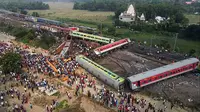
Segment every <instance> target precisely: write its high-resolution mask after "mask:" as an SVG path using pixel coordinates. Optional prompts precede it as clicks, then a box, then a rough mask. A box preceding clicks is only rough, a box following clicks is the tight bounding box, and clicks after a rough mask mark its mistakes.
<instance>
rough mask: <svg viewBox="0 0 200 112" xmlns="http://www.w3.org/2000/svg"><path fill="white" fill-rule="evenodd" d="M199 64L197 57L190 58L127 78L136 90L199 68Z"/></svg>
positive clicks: (131, 86)
mask: <svg viewBox="0 0 200 112" xmlns="http://www.w3.org/2000/svg"><path fill="white" fill-rule="evenodd" d="M198 64H199V60H198V59H197V58H189V59H185V60H182V61H178V62H176V63H172V64H169V65H165V66H162V67H159V68H156V69H152V70H149V71H146V72H143V73H139V74H137V75H133V76H130V77H128V78H127V80H128V81H129V85H130V88H131V89H132V90H135V89H139V88H141V87H144V86H147V85H150V84H153V83H156V82H158V81H161V80H165V79H168V78H170V77H174V76H177V75H180V74H183V73H186V72H189V71H192V70H194V69H196V68H197V66H198Z"/></svg>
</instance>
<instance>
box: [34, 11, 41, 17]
mask: <svg viewBox="0 0 200 112" xmlns="http://www.w3.org/2000/svg"><path fill="white" fill-rule="evenodd" d="M32 16H33V17H40V15H39V13H38V12H33V13H32Z"/></svg>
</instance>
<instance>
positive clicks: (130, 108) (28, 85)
mask: <svg viewBox="0 0 200 112" xmlns="http://www.w3.org/2000/svg"><path fill="white" fill-rule="evenodd" d="M0 46H3V47H1V49H0V50H1V53H4V52H6V50H12V51H14V52H16V53H19V54H20V55H21V56H22V59H23V60H22V67H23V68H27V72H28V73H27V74H16V73H10V76H11V78H10V79H9V81H12V80H14V81H18V83H19V84H21V86H23V87H24V92H20V91H18V90H17V89H16V88H15V87H14V86H13V85H11V87H10V89H8V90H7V89H5V90H6V91H5V92H4V93H5V94H6V95H8V96H11V97H12V98H14V97H16V98H17V99H18V100H21V104H22V105H17V104H13V109H14V110H19V109H20V110H22V111H23V112H25V111H26V110H25V109H24V107H23V104H24V103H29V104H30V108H33V105H32V103H31V102H29V99H30V97H31V94H30V93H28V92H27V91H28V90H31V91H32V92H34V90H35V89H39V88H40V87H44V88H45V90H44V91H46V90H49V92H52V91H53V90H55V89H56V88H57V86H55V85H53V84H50V83H49V82H48V81H47V80H46V79H38V76H37V75H33V74H37V73H42V74H48V75H54V76H55V75H56V73H55V71H54V69H52V67H51V66H50V65H49V64H48V63H47V60H48V61H49V62H51V63H52V65H53V66H55V68H56V69H57V70H58V73H57V74H60V75H62V74H64V75H67V76H68V78H69V79H68V80H67V84H68V85H69V86H70V87H72V88H74V89H75V95H76V96H79V95H80V94H82V93H83V94H86V95H88V97H90V98H92V99H93V100H95V101H97V102H99V103H101V104H103V105H105V106H107V107H109V108H114V109H116V110H118V111H119V112H141V111H142V110H144V111H145V112H148V111H150V110H151V111H153V112H155V111H157V112H163V111H165V110H166V108H167V107H166V105H165V106H164V107H165V108H164V109H156V108H155V104H151V103H149V102H147V101H146V100H145V99H144V98H140V99H139V98H136V97H134V95H132V94H130V93H125V92H121V91H118V93H116V92H114V91H110V90H109V89H106V88H105V87H104V85H103V86H98V87H97V83H96V80H95V78H94V77H92V76H90V75H89V74H88V73H81V74H79V75H76V74H75V70H77V68H78V66H79V65H78V63H77V62H76V61H74V60H73V59H72V60H69V61H67V62H65V61H64V59H62V58H54V59H52V58H51V57H47V56H44V55H42V54H35V53H34V54H32V53H30V52H28V51H26V50H23V49H22V48H20V47H18V48H17V47H13V46H12V45H11V46H9V45H7V44H0ZM6 81H7V80H5V79H3V83H4V84H5V83H6ZM18 83H17V85H16V86H19V84H18ZM5 88H7V87H5ZM4 93H1V101H3V103H1V105H2V104H3V105H2V106H4V105H6V104H7V103H6V102H4V96H5V94H4ZM66 93H67V96H68V97H69V99H71V98H72V97H73V96H72V95H71V94H70V92H66ZM55 102H56V101H53V103H52V105H50V106H48V105H46V111H47V112H52V111H53V108H54V107H55V105H56V104H57V103H55Z"/></svg>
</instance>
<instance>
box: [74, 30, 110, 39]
mask: <svg viewBox="0 0 200 112" xmlns="http://www.w3.org/2000/svg"><path fill="white" fill-rule="evenodd" d="M72 33H78V34H82V35H88V36H93V37H97V38H101V39H105V40H110V39H111V38H106V37H101V36H98V35H92V34H87V33H83V32H78V31H73V32H72Z"/></svg>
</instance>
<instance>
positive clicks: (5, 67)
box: [0, 52, 21, 74]
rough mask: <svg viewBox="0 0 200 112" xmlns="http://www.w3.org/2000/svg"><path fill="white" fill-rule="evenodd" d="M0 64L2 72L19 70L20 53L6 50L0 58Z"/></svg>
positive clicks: (17, 71)
mask: <svg viewBox="0 0 200 112" xmlns="http://www.w3.org/2000/svg"><path fill="white" fill-rule="evenodd" d="M0 60H1V61H0V66H1V70H2V72H3V73H5V74H7V73H10V72H15V73H20V72H21V56H20V54H17V53H13V52H8V53H6V54H4V55H3V56H2V57H1V58H0Z"/></svg>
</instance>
